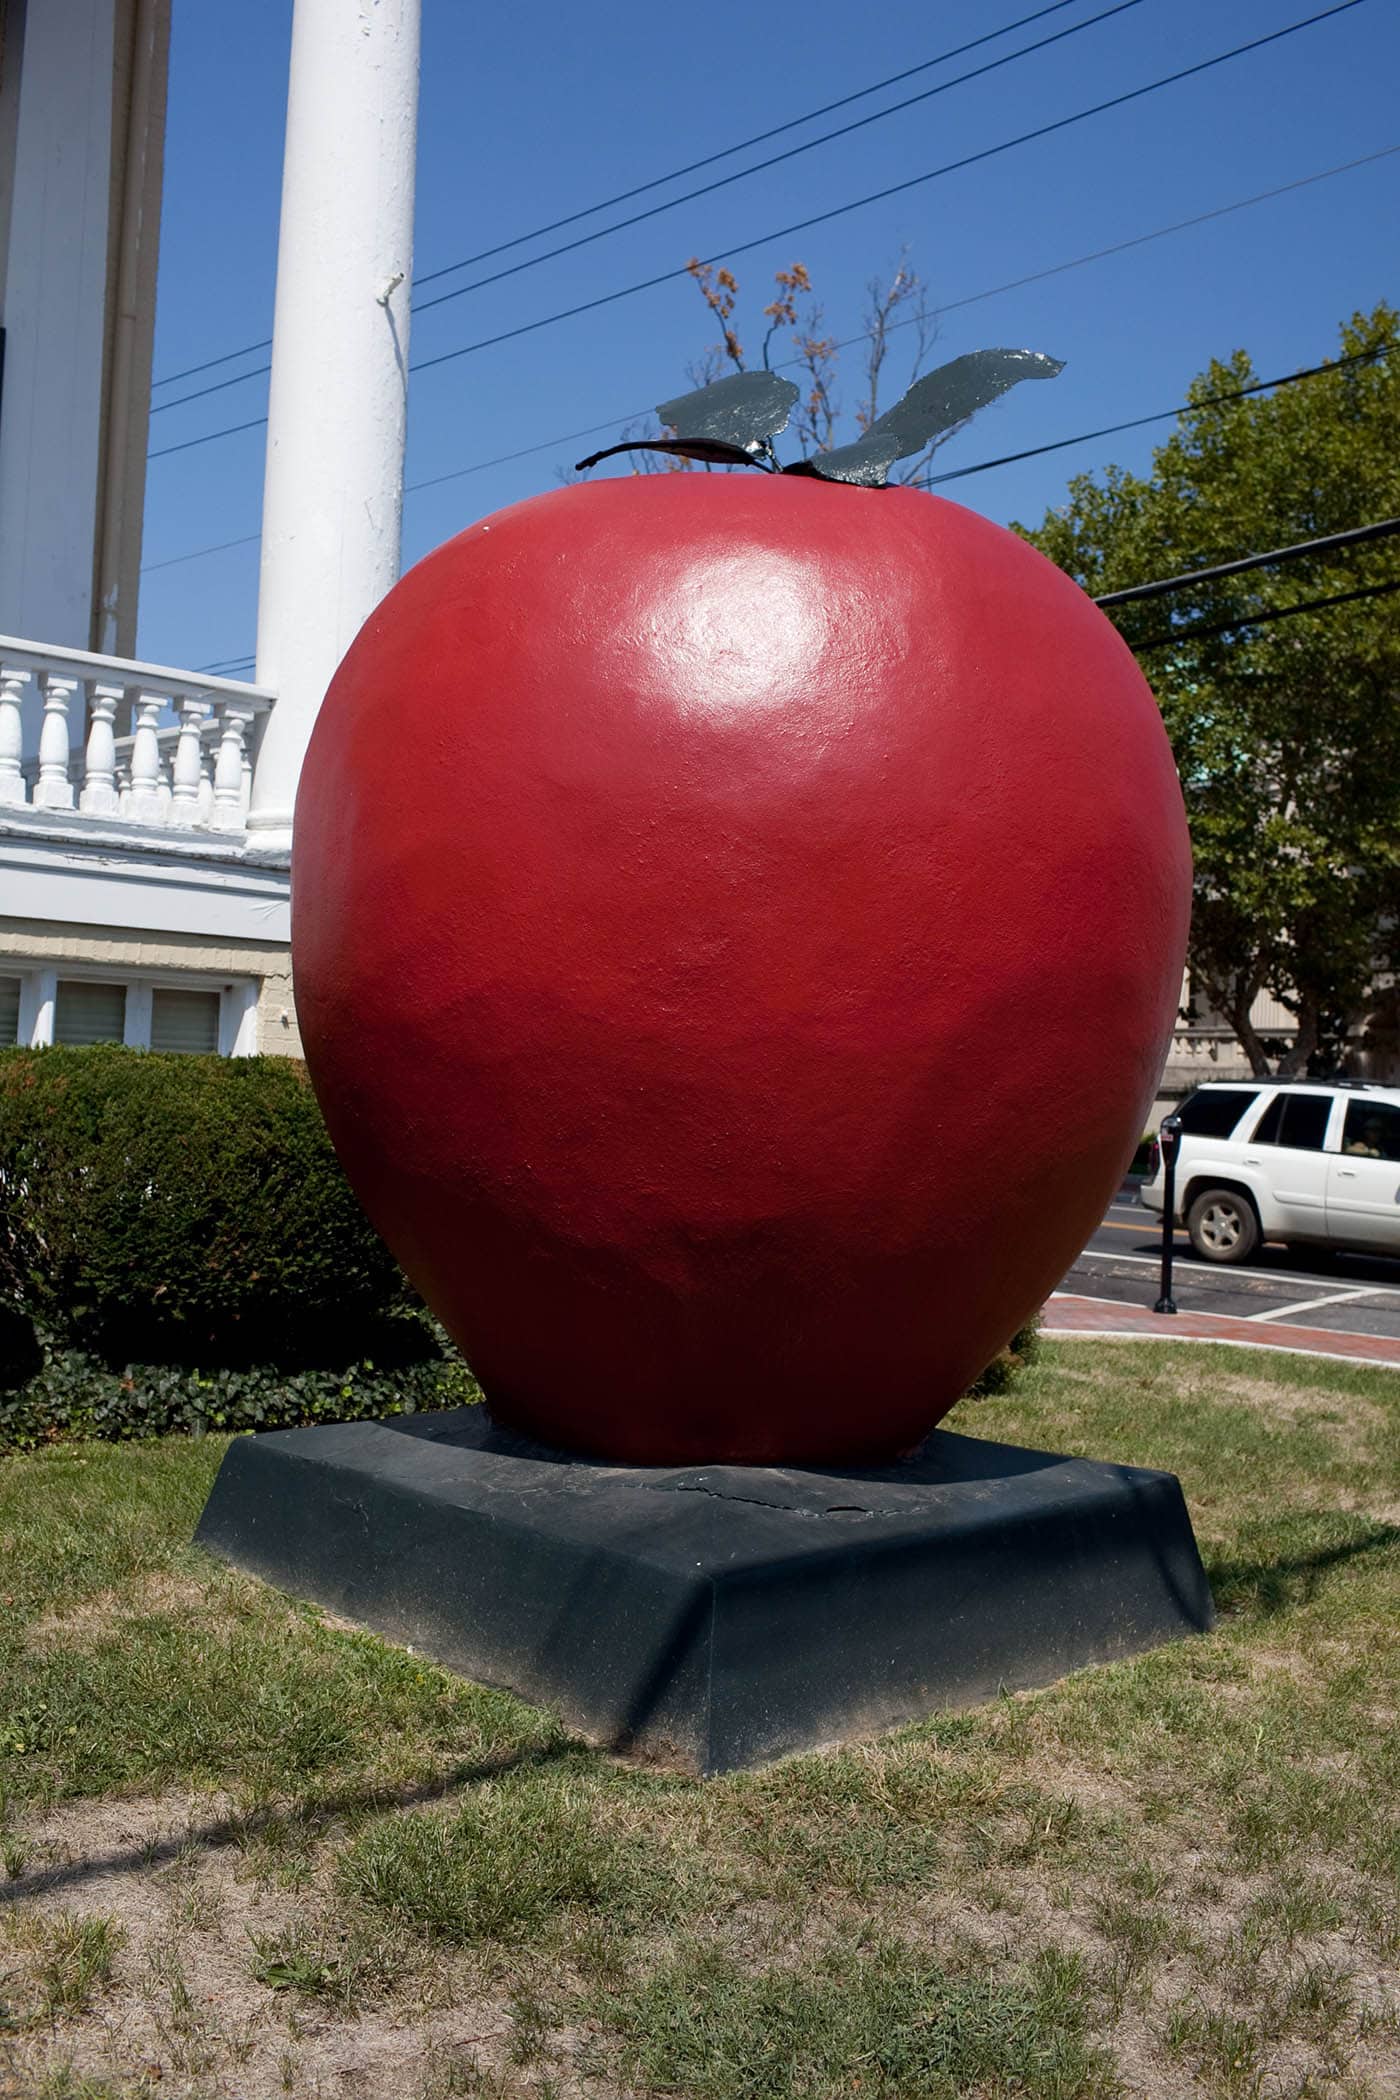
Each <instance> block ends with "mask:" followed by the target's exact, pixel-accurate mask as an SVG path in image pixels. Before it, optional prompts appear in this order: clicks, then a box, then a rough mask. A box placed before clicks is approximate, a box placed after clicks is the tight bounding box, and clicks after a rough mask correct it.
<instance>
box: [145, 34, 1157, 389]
mask: <svg viewBox="0 0 1400 2100" xmlns="http://www.w3.org/2000/svg"><path fill="white" fill-rule="evenodd" d="M1141 4H1142V0H1114V5H1113V6H1112V7H1107V8H1105V9H1104V10H1103V12H1102V13H1101V14H1097V15H1089V16H1087V17H1086V18H1085V20H1084V21H1082V22H1074V23H1071V25H1070V27H1069V28H1068V29H1057V30H1056V31H1055V32H1054V34H1053V35H1051V36H1046V37H1041V38H1040V39H1039V41H1038V42H1037V43H1034V44H1023V45H1022V46H1021V48H1020V50H1019V51H1006V52H1003V54H1002V56H1001V57H1000V58H991V59H988V60H987V61H986V63H985V64H984V65H980V66H974V67H973V68H972V70H971V71H970V72H968V73H958V74H956V75H955V76H954V78H953V79H952V80H942V81H940V82H939V83H938V85H937V86H936V87H931V88H924V89H922V90H921V91H920V93H919V94H917V95H909V96H906V98H905V100H904V101H903V102H891V103H890V104H889V105H888V106H887V107H886V108H885V109H877V110H872V111H871V113H870V114H869V116H865V117H855V118H853V119H852V121H851V122H850V123H849V124H842V125H840V126H839V127H838V128H837V129H836V130H835V131H824V132H822V133H820V134H819V136H818V137H816V138H814V139H806V140H804V141H803V143H802V144H801V145H800V146H789V147H787V148H786V149H785V150H784V151H783V152H782V153H774V154H771V155H770V156H769V158H768V159H767V160H758V161H755V162H754V163H753V165H752V166H751V167H748V168H738V169H736V170H735V172H734V173H733V174H732V175H721V176H719V177H718V178H717V180H716V181H714V182H706V183H703V184H702V185H701V186H700V188H699V189H694V190H685V191H683V192H682V194H681V195H680V196H679V197H670V198H668V199H667V201H666V202H665V203H664V204H653V205H650V206H648V208H647V210H646V211H639V212H634V213H633V214H632V216H631V217H630V218H628V219H616V220H614V221H613V223H612V224H611V225H610V226H600V227H597V228H596V229H595V230H594V231H593V232H592V233H582V234H579V235H578V237H577V238H576V239H574V240H572V241H565V242H563V243H562V244H561V245H560V246H559V247H558V248H546V249H545V250H544V251H543V253H542V254H539V255H532V256H529V257H527V259H526V260H525V261H524V262H518V263H511V264H510V265H509V266H508V268H506V269H504V270H495V271H493V272H492V274H491V275H490V276H489V277H477V278H474V279H473V280H472V282H471V283H470V284H459V285H457V286H456V287H455V289H454V290H452V291H450V292H439V293H438V295H437V297H436V298H435V299H424V300H422V301H421V302H420V303H419V304H418V305H417V306H416V307H415V308H414V312H415V313H427V312H428V311H429V309H430V308H431V307H434V306H445V305H446V303H447V301H448V300H449V299H464V298H465V297H466V295H467V293H468V292H479V291H483V290H484V289H485V287H486V286H487V285H490V284H499V283H500V282H501V280H502V279H503V278H506V277H516V276H518V275H519V274H520V272H521V271H522V270H533V269H534V268H535V266H536V264H537V263H546V262H553V261H554V260H555V259H556V258H557V257H559V256H561V255H572V254H573V252H574V250H575V249H576V248H586V247H587V246H588V245H589V243H590V242H592V241H601V240H606V238H607V236H608V235H609V234H610V233H622V232H625V231H626V229H627V228H628V227H629V226H640V225H641V224H642V222H643V221H644V220H646V219H654V218H657V217H658V216H659V215H660V214H661V213H662V212H668V211H674V210H675V209H676V207H677V206H678V205H681V204H693V203H694V201H695V199H696V198H697V197H709V196H712V195H713V194H714V192H715V191H716V190H722V189H725V188H727V187H728V186H729V184H730V183H734V182H744V181H746V180H747V178H748V177H749V176H750V175H761V174H762V173H764V171H765V170H766V169H768V168H776V167H778V166H780V165H781V163H782V162H783V161H787V160H795V159H796V158H797V157H798V155H799V154H802V153H811V152H812V151H813V150H814V149H815V148H816V147H818V146H829V145H830V144H831V142H832V140H833V139H842V138H846V137H848V136H849V134H850V133H851V132H853V131H862V130H864V128H865V127H866V125H868V124H879V123H881V122H883V120H884V119H885V118H886V117H893V116H897V115H898V114H899V112H900V111H901V110H905V109H912V108H913V107H914V105H915V104H916V103H919V102H927V101H929V100H930V99H931V98H932V97H933V96H935V95H946V94H948V93H949V92H950V90H951V89H953V88H956V87H963V86H965V85H966V83H967V82H968V81H969V80H980V79H981V78H982V77H983V75H984V74H987V73H995V72H997V71H998V70H999V69H1000V68H1001V67H1002V66H1009V65H1014V64H1015V62H1016V60H1017V59H1018V58H1028V57H1029V56H1030V55H1031V53H1032V52H1035V51H1044V50H1047V49H1048V48H1049V46H1050V45H1051V44H1059V43H1063V42H1064V40H1065V38H1066V37H1071V36H1078V35H1079V33H1080V31H1081V30H1084V29H1094V28H1096V27H1097V26H1098V24H1099V23H1100V22H1107V21H1109V20H1110V19H1111V17H1112V16H1114V15H1121V14H1126V12H1127V10H1128V9H1129V8H1130V7H1139V6H1141ZM185 398H186V399H189V398H191V397H190V396H186V397H185Z"/></svg>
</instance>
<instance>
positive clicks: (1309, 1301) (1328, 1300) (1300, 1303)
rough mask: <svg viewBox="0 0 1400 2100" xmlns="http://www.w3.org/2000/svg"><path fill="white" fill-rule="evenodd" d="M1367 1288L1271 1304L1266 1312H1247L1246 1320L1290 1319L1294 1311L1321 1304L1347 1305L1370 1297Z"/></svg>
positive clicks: (1312, 1307) (1315, 1307) (1313, 1308)
mask: <svg viewBox="0 0 1400 2100" xmlns="http://www.w3.org/2000/svg"><path fill="white" fill-rule="evenodd" d="M1370 1295H1371V1293H1370V1292H1369V1291H1366V1290H1351V1291H1329V1292H1328V1293H1327V1295H1326V1297H1325V1298H1299V1299H1297V1300H1296V1301H1295V1302H1294V1303H1293V1304H1292V1305H1271V1306H1269V1307H1268V1308H1267V1310H1266V1311H1264V1312H1257V1313H1246V1314H1245V1315H1244V1318H1245V1319H1246V1320H1288V1319H1291V1318H1292V1316H1293V1314H1294V1313H1300V1312H1316V1310H1317V1308H1318V1306H1319V1305H1345V1304H1346V1303H1347V1301H1348V1299H1350V1298H1369V1297H1370Z"/></svg>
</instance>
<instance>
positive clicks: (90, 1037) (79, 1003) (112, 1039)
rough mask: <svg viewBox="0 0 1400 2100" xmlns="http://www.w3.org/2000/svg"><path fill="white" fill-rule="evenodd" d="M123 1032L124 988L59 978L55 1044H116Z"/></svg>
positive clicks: (72, 978)
mask: <svg viewBox="0 0 1400 2100" xmlns="http://www.w3.org/2000/svg"><path fill="white" fill-rule="evenodd" d="M125 1033H126V986H125V985H124V984H92V983H89V982H87V981H86V980H85V979H83V978H81V977H60V978H59V980H58V996H57V999H56V1001H55V1004H54V1016H53V1039H54V1041H55V1042H56V1043H119V1042H121V1040H122V1038H123V1036H124V1034H125Z"/></svg>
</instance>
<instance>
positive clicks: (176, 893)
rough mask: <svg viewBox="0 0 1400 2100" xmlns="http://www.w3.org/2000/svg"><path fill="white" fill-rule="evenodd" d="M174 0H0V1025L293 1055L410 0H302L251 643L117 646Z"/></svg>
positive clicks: (379, 349)
mask: <svg viewBox="0 0 1400 2100" xmlns="http://www.w3.org/2000/svg"><path fill="white" fill-rule="evenodd" d="M170 5H171V0H0V328H2V329H3V338H2V339H0V353H2V354H3V364H0V1044H3V1043H16V1042H18V1043H27V1044H33V1045H36V1046H37V1045H43V1044H47V1043H52V1042H66V1043H88V1042H97V1041H104V1040H117V1041H122V1042H126V1043H128V1044H131V1045H135V1046H138V1047H146V1048H151V1049H157V1050H191V1051H194V1050H199V1051H216V1052H222V1053H224V1054H226V1055H234V1056H236V1055H245V1054H251V1053H254V1052H258V1051H264V1052H268V1051H271V1052H286V1053H293V1054H294V1053H295V1052H297V1051H298V1049H299V1047H300V1045H299V1038H298V1035H297V1028H296V1012H295V1005H294V1001H293V994H292V983H291V969H290V958H289V946H288V944H289V937H290V924H289V866H290V849H291V832H292V812H293V807H294V804H295V798H296V788H297V780H298V776H299V773H300V768H301V761H302V757H303V754H304V752H305V750H306V745H307V741H308V739H309V736H310V733H311V727H312V724H313V722H314V720H315V716H316V711H317V709H318V707H319V706H320V703H321V699H322V697H323V695H324V692H325V689H326V685H327V683H328V682H329V679H330V677H331V674H332V673H333V671H334V669H335V667H336V664H337V663H338V662H339V660H340V657H341V656H342V654H343V653H344V651H345V649H346V647H347V646H348V645H349V643H350V641H351V640H352V638H353V636H354V635H355V633H356V631H357V630H358V628H359V626H360V625H361V623H362V622H363V620H364V619H365V618H366V617H367V615H368V614H369V613H370V612H371V611H372V610H373V608H374V606H375V605H376V604H377V603H378V602H379V599H380V598H381V597H382V596H383V595H384V593H385V592H386V591H387V590H388V589H389V588H390V586H391V585H392V584H393V582H394V581H395V578H396V576H397V574H398V563H399V541H400V523H401V513H402V500H403V451H404V435H405V423H406V411H407V399H406V395H407V376H406V375H407V364H408V307H409V288H410V282H411V278H412V274H413V256H412V240H413V191H414V156H415V142H416V118H417V94H418V0H296V5H295V12H294V16H293V31H292V55H291V72H290V77H289V81H288V117H287V144H286V156H285V162H284V171H283V193H282V216H281V227H280V233H279V246H278V270H277V294H276V310H275V316H274V325H273V352H272V380H271V392H270V401H269V419H268V433H267V468H266V479H265V485H264V504H263V551H262V569H261V576H260V586H259V609H258V645H257V650H258V653H257V666H256V671H255V674H254V677H253V679H252V680H251V681H248V682H244V681H240V680H234V679H222V678H213V677H209V676H207V675H203V674H198V673H195V672H193V671H189V670H184V669H181V668H180V667H178V666H170V665H155V664H149V663H143V662H141V661H139V660H138V659H137V658H136V655H135V648H136V616H137V588H138V579H139V571H140V562H141V531H142V512H143V505H144V493H145V461H146V446H147V434H148V421H149V402H150V383H151V355H152V343H153V337H154V327H155V291H156V261H157V252H158V246H159V234H160V205H161V184H162V172H163V171H162V160H163V150H162V149H163V138H164V124H165V97H166V78H167V62H168V51H169V36H170Z"/></svg>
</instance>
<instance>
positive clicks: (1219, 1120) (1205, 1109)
mask: <svg viewBox="0 0 1400 2100" xmlns="http://www.w3.org/2000/svg"><path fill="white" fill-rule="evenodd" d="M1258 1099H1259V1089H1258V1088H1257V1087H1253V1088H1251V1089H1249V1090H1248V1091H1246V1090H1245V1088H1244V1087H1242V1086H1213V1087H1209V1088H1206V1087H1202V1089H1201V1091H1200V1093H1199V1094H1193V1095H1192V1096H1191V1098H1190V1100H1189V1101H1183V1102H1182V1104H1181V1108H1180V1110H1179V1114H1180V1116H1181V1127H1182V1129H1183V1130H1184V1131H1185V1132H1186V1134H1187V1136H1188V1137H1216V1138H1223V1137H1228V1136H1229V1135H1230V1132H1231V1131H1232V1130H1233V1129H1234V1127H1235V1125H1236V1123H1238V1122H1239V1120H1240V1117H1241V1116H1242V1115H1243V1114H1244V1112H1245V1110H1246V1109H1247V1108H1250V1107H1252V1106H1253V1104H1254V1103H1255V1102H1256V1101H1257V1100H1258Z"/></svg>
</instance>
